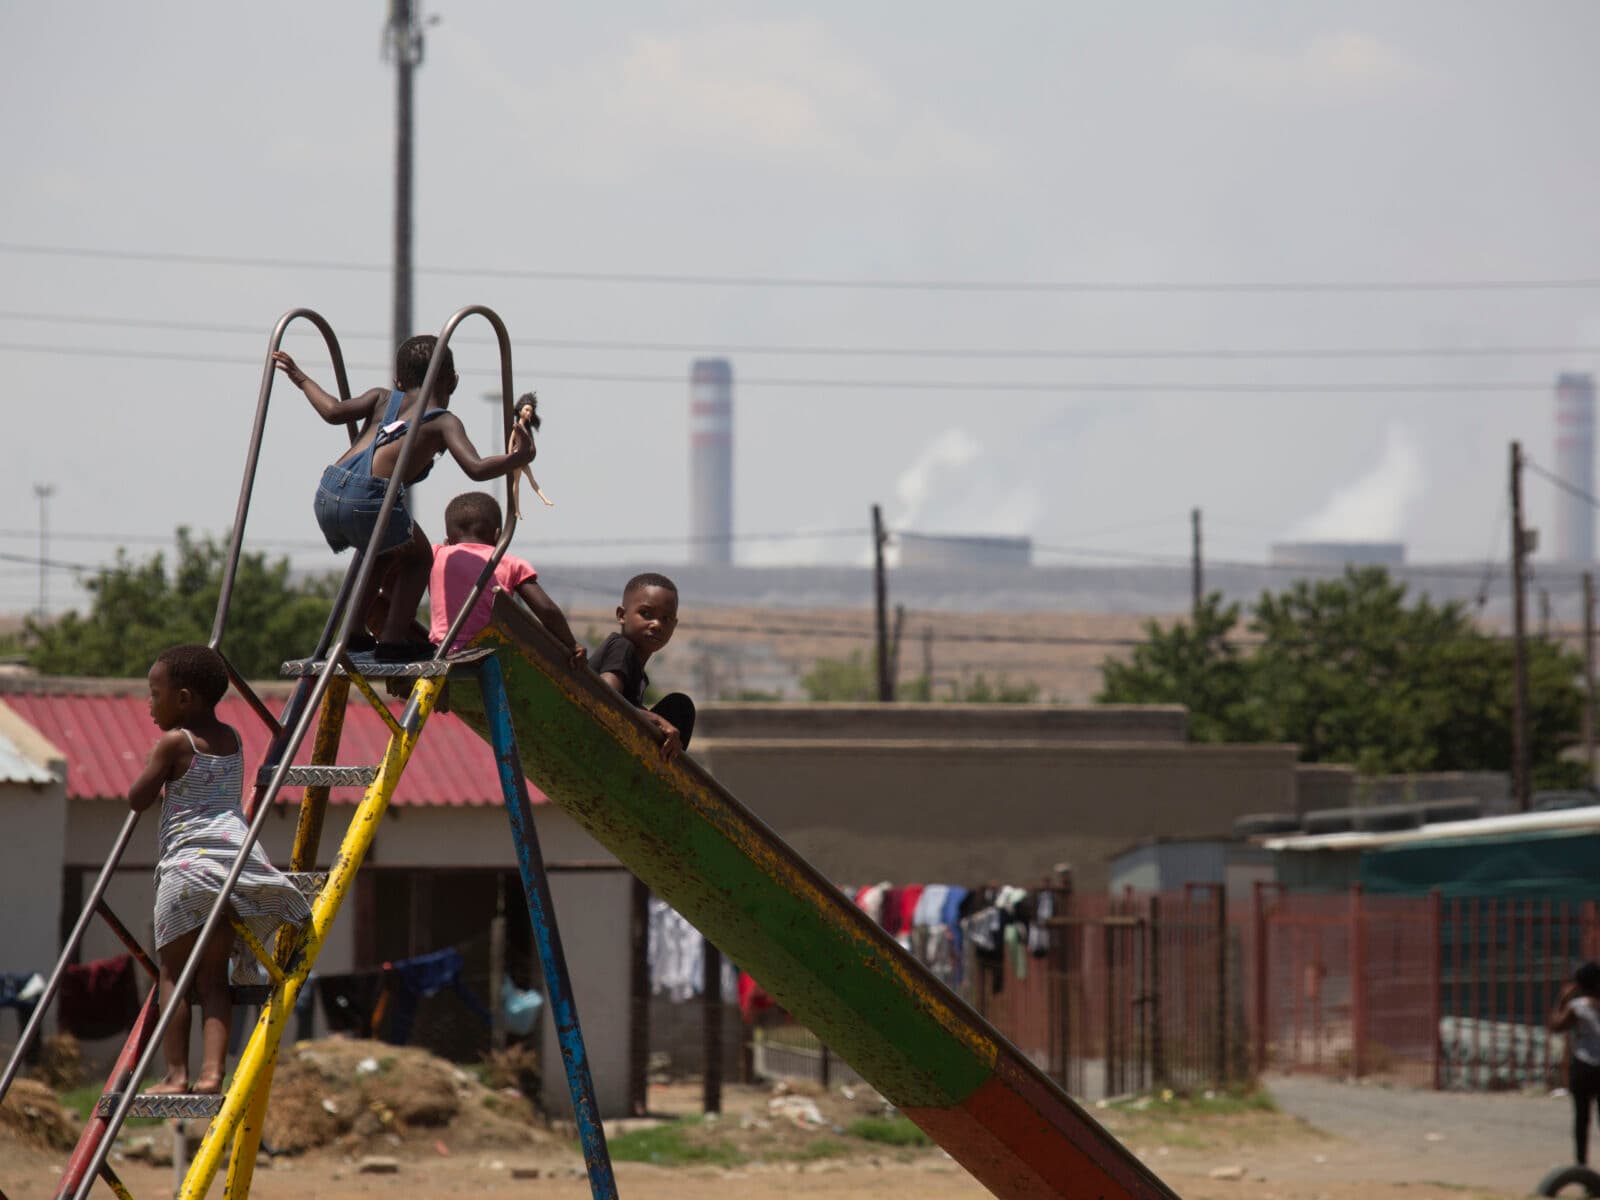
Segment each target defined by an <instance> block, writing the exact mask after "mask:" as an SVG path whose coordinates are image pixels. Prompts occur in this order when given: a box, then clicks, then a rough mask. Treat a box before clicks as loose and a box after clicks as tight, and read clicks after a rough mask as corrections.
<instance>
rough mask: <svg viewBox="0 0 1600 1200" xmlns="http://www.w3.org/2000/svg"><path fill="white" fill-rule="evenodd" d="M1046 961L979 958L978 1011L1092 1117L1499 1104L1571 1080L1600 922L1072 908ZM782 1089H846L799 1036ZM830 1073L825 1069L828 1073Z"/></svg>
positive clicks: (1160, 898)
mask: <svg viewBox="0 0 1600 1200" xmlns="http://www.w3.org/2000/svg"><path fill="white" fill-rule="evenodd" d="M1055 911H1056V914H1057V915H1056V916H1054V917H1053V918H1051V919H1050V920H1049V921H1047V922H1046V923H1045V927H1046V929H1047V930H1048V933H1049V937H1048V939H1047V941H1046V943H1045V945H1044V947H1043V948H1042V952H1041V953H1040V955H1039V956H1037V957H1035V956H1033V955H1024V954H1020V953H1016V952H1013V951H1011V950H1008V951H1007V952H1005V953H1003V954H1002V955H1001V956H1000V958H999V959H998V960H991V961H988V962H980V961H978V960H975V959H973V958H972V957H971V956H970V955H969V958H968V964H967V971H966V975H965V980H964V984H963V986H962V988H961V990H962V991H963V993H964V995H965V997H966V998H967V999H968V1000H969V1001H970V1002H971V1003H972V1004H973V1006H974V1007H975V1008H976V1009H977V1010H978V1012H979V1013H980V1014H981V1015H982V1016H983V1017H984V1018H985V1019H986V1020H988V1021H989V1022H990V1024H992V1025H993V1026H994V1027H995V1028H996V1029H997V1030H998V1031H999V1032H1000V1033H1001V1034H1003V1035H1004V1036H1005V1037H1006V1038H1007V1039H1008V1040H1010V1041H1011V1042H1012V1043H1013V1044H1014V1045H1015V1046H1016V1047H1017V1048H1018V1049H1019V1050H1021V1051H1022V1052H1023V1053H1024V1054H1025V1055H1026V1056H1027V1057H1028V1058H1030V1059H1031V1060H1032V1061H1033V1062H1034V1063H1035V1064H1036V1065H1037V1066H1038V1067H1039V1068H1040V1069H1041V1070H1043V1071H1044V1072H1045V1073H1047V1074H1048V1075H1050V1076H1051V1078H1053V1079H1055V1080H1056V1081H1057V1082H1058V1083H1060V1084H1061V1085H1062V1086H1063V1087H1064V1088H1066V1089H1067V1091H1068V1092H1070V1093H1071V1094H1072V1095H1074V1096H1077V1097H1079V1098H1080V1099H1085V1100H1094V1099H1100V1098H1103V1097H1107V1096H1117V1095H1126V1094H1131V1093H1135V1092H1140V1091H1146V1090H1149V1089H1152V1088H1160V1087H1172V1088H1175V1089H1179V1090H1187V1091H1195V1090H1200V1089H1204V1088H1220V1087H1227V1086H1231V1085H1235V1084H1240V1083H1245V1082H1247V1081H1249V1080H1250V1079H1252V1078H1253V1077H1254V1075H1255V1073H1257V1072H1259V1071H1263V1070H1277V1071H1300V1072H1313V1073H1320V1074H1325V1075H1334V1076H1344V1077H1364V1078H1374V1079H1380V1080H1383V1081H1388V1082H1394V1083H1397V1084H1403V1085H1410V1086H1415V1087H1425V1088H1449V1089H1459V1090H1496V1089H1504V1088H1514V1087H1525V1086H1536V1087H1545V1086H1554V1085H1556V1084H1558V1083H1561V1082H1563V1075H1564V1069H1565V1042H1564V1039H1563V1038H1562V1037H1561V1036H1560V1035H1555V1034H1551V1033H1549V1032H1547V1029H1546V1022H1547V1020H1548V1017H1549V1014H1550V1011H1551V1009H1552V1008H1553V1007H1554V1005H1555V1000H1556V995H1557V993H1558V992H1559V991H1560V989H1561V986H1562V985H1563V984H1564V983H1565V982H1566V981H1567V980H1568V979H1570V978H1571V977H1572V971H1573V968H1574V967H1575V966H1576V965H1577V964H1578V963H1579V962H1581V961H1583V960H1585V959H1590V958H1600V906H1597V905H1596V903H1595V902H1594V901H1566V900H1548V899H1543V898H1528V897H1516V898H1492V899H1443V898H1441V897H1439V896H1437V895H1430V896H1421V897H1414V896H1405V897H1401V896H1373V895H1368V894H1366V893H1365V892H1363V891H1362V889H1361V888H1359V887H1356V888H1353V889H1351V891H1349V892H1348V893H1343V894H1317V895H1310V894H1299V893H1296V894H1290V893H1285V892H1283V891H1281V890H1280V889H1278V888H1277V887H1276V886H1274V885H1262V884H1258V885H1256V887H1255V888H1254V890H1253V891H1252V892H1251V893H1250V894H1248V895H1246V896H1237V895H1235V896H1231V897H1230V896H1228V895H1226V894H1225V893H1224V891H1223V890H1222V889H1221V888H1220V887H1213V886H1193V887H1190V888H1188V889H1185V890H1184V891H1182V892H1177V893H1163V894H1158V895H1150V894H1139V895H1135V894H1132V893H1124V894H1121V895H1079V896H1067V895H1064V894H1063V895H1061V896H1059V897H1058V899H1057V904H1056V910H1055ZM794 1028H795V1032H784V1033H782V1034H779V1035H778V1037H777V1039H775V1040H774V1039H772V1038H771V1035H770V1034H769V1035H765V1036H767V1037H768V1039H769V1040H768V1043H767V1046H766V1047H765V1050H764V1055H763V1062H764V1064H765V1065H766V1066H767V1068H768V1069H769V1070H771V1071H773V1072H774V1073H779V1074H796V1075H802V1076H806V1077H809V1078H813V1079H818V1080H819V1081H820V1080H821V1079H822V1077H823V1074H824V1072H825V1071H826V1073H827V1075H828V1077H829V1078H837V1077H838V1073H839V1060H838V1059H837V1058H833V1057H831V1056H827V1055H826V1054H825V1051H823V1049H822V1048H821V1046H820V1043H817V1042H816V1040H815V1038H812V1037H811V1035H810V1034H809V1033H805V1032H804V1031H803V1030H799V1029H798V1027H794ZM824 1064H826V1065H824Z"/></svg>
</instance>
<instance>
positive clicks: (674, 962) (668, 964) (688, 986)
mask: <svg viewBox="0 0 1600 1200" xmlns="http://www.w3.org/2000/svg"><path fill="white" fill-rule="evenodd" d="M649 958H650V993H651V995H654V996H661V995H665V996H666V997H667V998H668V999H670V1000H675V1001H677V1002H679V1003H682V1002H683V1001H685V1000H688V999H690V998H691V997H693V996H698V995H699V994H700V992H701V991H702V990H703V989H704V987H705V961H704V960H705V939H704V938H702V937H701V936H700V931H699V930H698V929H696V928H695V927H694V926H693V925H691V924H689V922H688V921H686V920H684V918H683V917H682V915H680V914H679V913H678V911H677V910H676V909H675V908H673V907H672V905H670V904H668V903H667V902H666V901H665V900H658V899H656V898H655V897H654V896H652V897H650V954H649Z"/></svg>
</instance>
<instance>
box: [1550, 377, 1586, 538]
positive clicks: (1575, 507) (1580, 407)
mask: <svg viewBox="0 0 1600 1200" xmlns="http://www.w3.org/2000/svg"><path fill="white" fill-rule="evenodd" d="M1556 474H1557V475H1559V476H1561V478H1562V479H1564V480H1566V481H1567V482H1568V483H1569V484H1571V485H1572V487H1573V488H1574V489H1575V490H1576V491H1579V492H1582V493H1584V495H1585V496H1592V495H1594V376H1593V375H1586V374H1585V375H1580V374H1564V375H1561V376H1558V377H1557V379H1556ZM1555 556H1556V559H1557V561H1559V562H1565V563H1581V564H1585V565H1587V564H1588V563H1590V562H1592V561H1593V559H1594V506H1593V505H1592V504H1590V503H1589V501H1588V500H1586V499H1584V498H1583V496H1577V495H1574V494H1573V493H1572V492H1569V491H1561V492H1558V493H1557V499H1556V545H1555Z"/></svg>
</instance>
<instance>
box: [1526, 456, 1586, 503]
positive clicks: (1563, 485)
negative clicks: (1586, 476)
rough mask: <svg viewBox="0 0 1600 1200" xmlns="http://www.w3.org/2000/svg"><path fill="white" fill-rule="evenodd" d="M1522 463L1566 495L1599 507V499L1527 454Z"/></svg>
mask: <svg viewBox="0 0 1600 1200" xmlns="http://www.w3.org/2000/svg"><path fill="white" fill-rule="evenodd" d="M1522 465H1523V466H1524V467H1526V468H1527V469H1528V470H1530V471H1532V472H1533V473H1534V474H1535V475H1537V476H1539V478H1541V479H1543V480H1545V482H1547V483H1552V484H1554V485H1555V486H1556V487H1558V488H1560V489H1561V490H1562V491H1563V492H1566V493H1567V494H1568V495H1570V496H1576V497H1577V498H1578V499H1579V500H1585V501H1587V502H1588V503H1590V504H1592V505H1594V507H1596V508H1600V500H1597V499H1595V498H1594V497H1593V496H1591V495H1590V494H1589V493H1588V492H1586V491H1584V490H1583V489H1582V488H1581V487H1579V486H1578V485H1577V484H1575V483H1569V482H1567V481H1566V480H1565V479H1563V478H1561V476H1559V475H1557V474H1555V473H1554V472H1551V471H1546V470H1545V469H1544V468H1543V467H1541V466H1540V465H1539V464H1538V463H1536V462H1534V461H1533V459H1531V458H1529V457H1528V456H1527V455H1523V458H1522Z"/></svg>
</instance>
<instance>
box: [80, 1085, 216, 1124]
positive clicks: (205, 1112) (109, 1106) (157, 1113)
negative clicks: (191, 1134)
mask: <svg viewBox="0 0 1600 1200" xmlns="http://www.w3.org/2000/svg"><path fill="white" fill-rule="evenodd" d="M121 1102H122V1093H121V1092H110V1093H107V1094H106V1095H104V1096H101V1097H100V1099H99V1100H98V1101H96V1102H95V1106H94V1111H95V1114H96V1115H97V1116H101V1117H109V1116H110V1115H111V1114H112V1113H113V1112H115V1111H116V1107H117V1105H118V1104H120V1103H121ZM221 1111H222V1097H221V1096H195V1095H177V1096H152V1095H149V1094H148V1093H143V1092H141V1093H140V1094H139V1095H137V1096H135V1097H134V1098H133V1107H131V1108H130V1109H128V1115H129V1116H130V1117H160V1118H171V1119H173V1120H184V1119H186V1118H189V1117H214V1116H216V1115H217V1114H218V1113H219V1112H221Z"/></svg>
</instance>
